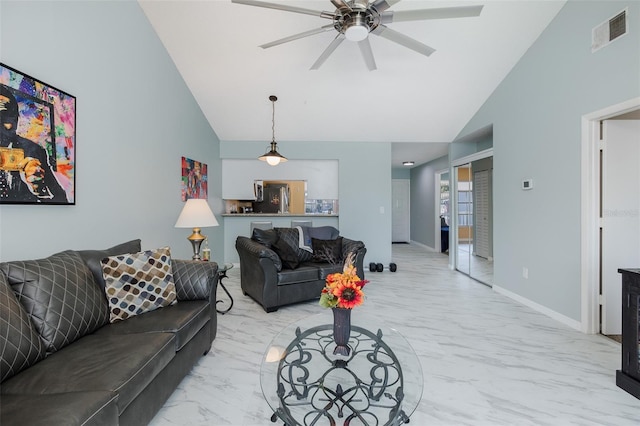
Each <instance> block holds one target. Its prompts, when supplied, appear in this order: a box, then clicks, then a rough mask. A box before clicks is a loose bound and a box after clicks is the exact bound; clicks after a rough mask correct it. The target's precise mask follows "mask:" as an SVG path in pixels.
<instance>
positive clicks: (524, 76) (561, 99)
mask: <svg viewBox="0 0 640 426" xmlns="http://www.w3.org/2000/svg"><path fill="white" fill-rule="evenodd" d="M627 6H628V7H629V14H628V16H627V20H628V22H629V34H627V35H626V36H624V37H622V38H620V39H619V40H617V41H615V42H614V43H612V44H611V45H609V46H608V47H606V48H604V49H601V50H599V51H597V52H596V53H591V30H592V28H593V27H595V26H596V25H598V24H600V23H601V22H603V21H604V20H606V19H609V18H611V17H612V16H614V15H615V14H617V13H618V12H620V10H622V9H623V8H624V7H627ZM639 22H640V3H638V2H636V1H620V2H618V1H589V2H586V1H569V2H568V3H567V4H566V5H565V7H564V8H563V9H562V10H561V11H560V12H559V13H558V15H557V16H556V18H555V19H554V21H553V22H552V23H551V24H550V25H549V27H548V28H547V29H546V30H545V31H544V32H543V34H542V35H541V36H540V38H539V39H538V40H537V41H536V42H535V43H534V45H533V46H532V47H531V48H530V49H529V50H528V52H527V53H526V54H525V55H524V56H523V58H522V59H521V60H520V62H519V63H518V64H517V65H516V66H515V67H514V69H513V70H512V71H511V73H510V74H509V75H508V76H507V77H506V78H505V80H504V81H503V82H502V83H501V84H500V86H499V87H498V88H497V89H496V90H495V92H494V93H493V94H492V95H491V97H490V98H489V99H488V100H487V102H486V103H485V104H484V105H483V106H482V108H481V109H480V110H479V111H478V112H477V114H476V115H475V116H474V117H473V118H472V119H471V121H470V122H469V123H468V124H467V125H466V126H465V128H464V129H463V131H462V132H461V135H466V134H469V133H472V132H474V131H476V130H477V129H480V128H484V127H486V126H488V125H491V124H493V148H494V187H493V189H494V253H495V285H497V286H500V287H502V288H504V289H506V290H508V291H510V292H513V293H515V294H517V295H519V296H521V297H523V298H526V299H529V300H530V301H533V302H535V303H537V304H540V305H542V306H544V307H546V308H548V309H550V310H553V311H555V312H557V313H559V314H562V315H564V316H566V317H568V318H571V319H573V320H576V321H580V318H581V312H580V298H581V285H580V274H581V270H580V217H581V216H580V195H581V181H580V179H581V170H580V158H581V157H580V155H581V147H580V144H581V127H580V126H581V121H580V120H581V116H582V115H584V114H586V113H589V112H592V111H596V110H599V109H602V108H604V107H607V106H610V105H614V104H617V103H620V102H623V101H626V100H628V99H631V98H634V97H637V96H640V79H639V77H638V76H639V75H640V56H639V52H640V33H639V31H640V28H639V25H638V23H639ZM523 178H532V179H533V180H534V182H535V186H534V189H533V190H530V191H522V190H521V189H520V182H521V180H522V179H523ZM523 267H527V268H528V269H529V279H526V280H525V279H524V278H523V277H522V268H523Z"/></svg>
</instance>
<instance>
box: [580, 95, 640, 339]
mask: <svg viewBox="0 0 640 426" xmlns="http://www.w3.org/2000/svg"><path fill="white" fill-rule="evenodd" d="M614 119H626V120H640V98H634V99H631V100H629V101H626V102H622V103H620V104H617V105H613V106H611V107H608V108H605V109H602V110H600V111H596V112H593V113H591V114H588V115H585V116H583V117H582V142H583V143H582V209H581V210H582V218H581V228H582V231H581V233H582V237H583V244H582V250H581V284H582V301H581V306H582V314H581V326H582V331H583V332H585V333H591V334H595V333H604V334H612V333H616V330H617V327H618V320H617V319H616V318H620V316H619V315H618V312H616V310H617V309H620V307H621V302H622V301H621V298H620V296H619V295H617V294H616V293H615V291H616V287H617V288H618V289H619V288H620V282H621V279H620V276H619V274H617V268H618V267H633V266H629V265H626V266H625V265H623V264H622V263H620V262H625V261H631V260H625V254H621V255H620V254H618V255H616V254H615V252H616V250H617V249H618V247H617V246H618V243H619V241H620V238H621V237H615V233H616V232H622V234H621V235H624V237H622V238H623V239H624V241H625V243H627V244H630V245H631V250H638V252H637V253H640V238H639V237H638V231H635V234H634V233H633V232H634V231H630V233H628V232H625V231H626V230H631V229H634V227H635V226H639V227H640V202H637V201H634V198H633V196H631V197H625V196H624V190H623V191H618V190H617V189H612V188H609V187H610V186H613V188H616V187H617V186H618V185H619V183H615V182H616V180H619V179H620V177H619V176H618V177H616V175H617V174H616V173H614V172H615V171H616V169H619V168H620V167H619V166H618V164H617V162H616V164H615V166H614V167H611V165H609V166H608V165H607V164H608V162H609V160H611V161H615V158H616V156H619V155H620V153H616V150H617V148H621V149H622V151H624V152H623V153H622V156H623V157H627V158H631V155H629V152H627V151H626V149H625V148H623V147H622V146H613V147H612V149H611V150H609V152H607V148H608V147H607V146H606V145H607V144H608V141H607V140H606V139H607V138H606V136H607V135H608V134H609V133H610V132H611V130H613V132H614V133H617V132H618V130H617V128H618V127H620V126H618V125H617V124H614V123H613V121H611V120H614ZM614 121H617V120H614ZM607 122H608V123H607ZM623 127H626V125H623ZM636 131H637V130H633V129H632V130H631V132H632V135H633V134H635V132H636ZM633 139H634V140H635V141H636V142H637V140H638V138H637V135H636V137H635V138H633ZM615 141H616V138H615V137H614V139H613V142H614V143H615ZM623 143H624V142H623ZM609 145H610V144H609ZM603 148H604V150H603ZM635 148H638V147H637V146H636V147H635ZM632 149H633V147H632ZM631 152H633V151H631ZM638 152H640V150H639V151H638ZM607 156H608V157H607ZM625 160H626V159H625ZM625 160H622V161H625ZM639 160H640V158H638V157H635V161H636V164H635V168H634V172H635V173H636V174H634V173H633V172H632V171H629V170H628V167H625V168H624V170H622V174H621V175H620V176H622V179H623V180H624V179H625V177H626V179H627V180H628V179H631V182H626V183H625V182H623V183H622V184H623V185H626V184H627V183H631V184H630V186H625V188H627V190H626V191H627V192H629V191H631V192H632V193H633V194H635V195H636V196H638V194H639V193H640V191H638V190H639V189H640V182H638V178H637V176H638V175H637V162H638V161H639ZM625 170H626V174H625ZM633 176H636V178H635V182H634V179H633ZM629 188H631V189H629ZM620 194H622V197H620ZM629 195H631V194H629ZM620 199H622V200H623V201H620ZM636 200H637V198H636ZM621 202H622V204H620V203H621ZM627 202H630V203H631V204H630V205H627V204H625V203H627ZM616 222H619V223H617V224H616ZM620 227H622V228H623V230H622V231H620V230H618V231H616V228H620ZM638 229H640V228H638ZM638 256H639V255H638V254H636V255H635V262H637V259H638ZM615 265H619V266H615ZM613 269H615V272H612V270H613Z"/></svg>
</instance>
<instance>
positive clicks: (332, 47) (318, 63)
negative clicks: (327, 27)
mask: <svg viewBox="0 0 640 426" xmlns="http://www.w3.org/2000/svg"><path fill="white" fill-rule="evenodd" d="M343 40H344V34H342V33H339V34H338V35H337V36H336V38H334V39H333V41H332V42H331V44H329V46H328V47H327V48H326V49H325V50H324V52H322V55H320V57H319V58H318V60H317V61H315V62H314V63H313V65H311V69H312V70H317V69H319V68H320V67H321V66H322V64H324V61H326V60H327V58H328V57H329V56H331V54H332V53H333V51H334V50H336V48H337V47H338V46H340V43H342V41H343Z"/></svg>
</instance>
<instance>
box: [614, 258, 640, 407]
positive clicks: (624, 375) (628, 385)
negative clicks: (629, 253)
mask: <svg viewBox="0 0 640 426" xmlns="http://www.w3.org/2000/svg"><path fill="white" fill-rule="evenodd" d="M618 272H619V273H621V274H622V369H621V370H617V371H616V385H618V387H620V388H622V389H624V390H625V391H627V392H629V393H630V394H631V395H633V396H635V397H636V398H638V399H640V362H639V359H638V356H639V351H638V347H639V342H640V331H639V326H640V321H639V320H640V318H639V317H638V307H639V305H640V303H639V301H640V269H618Z"/></svg>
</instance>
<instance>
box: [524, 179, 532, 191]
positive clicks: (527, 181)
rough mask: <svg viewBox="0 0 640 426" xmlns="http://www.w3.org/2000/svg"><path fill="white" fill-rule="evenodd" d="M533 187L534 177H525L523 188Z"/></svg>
mask: <svg viewBox="0 0 640 426" xmlns="http://www.w3.org/2000/svg"><path fill="white" fill-rule="evenodd" d="M531 188H533V179H524V180H523V181H522V189H531Z"/></svg>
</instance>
